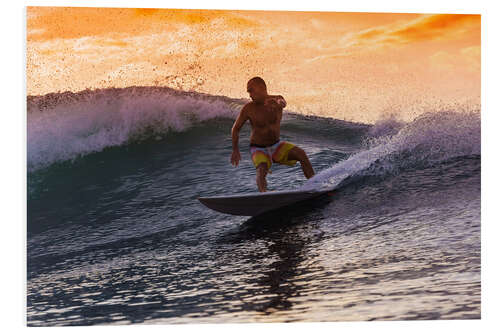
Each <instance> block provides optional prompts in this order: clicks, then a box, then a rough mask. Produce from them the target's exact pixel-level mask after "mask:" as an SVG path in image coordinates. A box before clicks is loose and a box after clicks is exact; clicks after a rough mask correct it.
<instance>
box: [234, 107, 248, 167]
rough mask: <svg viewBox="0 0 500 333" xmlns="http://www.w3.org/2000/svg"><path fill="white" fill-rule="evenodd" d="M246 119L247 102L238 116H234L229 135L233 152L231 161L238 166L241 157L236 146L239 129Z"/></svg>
mask: <svg viewBox="0 0 500 333" xmlns="http://www.w3.org/2000/svg"><path fill="white" fill-rule="evenodd" d="M247 120H248V104H246V105H245V106H244V107H243V108H242V109H241V111H240V114H239V115H238V118H236V120H235V122H234V125H233V128H232V129H231V137H232V142H233V153H232V154H231V163H232V164H233V165H235V166H238V163H239V161H240V159H241V156H240V149H239V148H238V141H239V135H240V129H241V127H242V126H243V124H244V123H245V121H247Z"/></svg>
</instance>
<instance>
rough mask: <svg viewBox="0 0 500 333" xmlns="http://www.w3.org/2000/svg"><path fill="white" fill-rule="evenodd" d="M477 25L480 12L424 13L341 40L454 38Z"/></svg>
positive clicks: (373, 41)
mask: <svg viewBox="0 0 500 333" xmlns="http://www.w3.org/2000/svg"><path fill="white" fill-rule="evenodd" d="M480 26H481V15H462V14H437V15H423V16H421V17H419V18H416V19H414V20H411V21H409V22H405V23H397V24H389V25H384V26H379V27H374V28H369V29H365V30H362V31H360V32H357V33H354V34H349V35H347V36H346V37H345V38H344V41H343V42H344V46H360V45H366V44H373V45H380V44H407V43H412V42H420V41H429V40H439V39H454V38H458V37H460V36H461V35H463V34H464V33H466V32H468V31H470V30H471V29H473V28H478V27H479V28H480Z"/></svg>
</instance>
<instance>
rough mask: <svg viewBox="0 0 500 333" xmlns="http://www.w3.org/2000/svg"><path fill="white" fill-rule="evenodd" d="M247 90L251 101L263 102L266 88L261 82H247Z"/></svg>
mask: <svg viewBox="0 0 500 333" xmlns="http://www.w3.org/2000/svg"><path fill="white" fill-rule="evenodd" d="M247 92H248V94H249V95H250V98H251V99H252V101H254V102H256V103H263V102H264V100H265V97H266V94H267V92H266V88H264V86H263V85H262V84H258V83H256V82H249V83H248V84H247Z"/></svg>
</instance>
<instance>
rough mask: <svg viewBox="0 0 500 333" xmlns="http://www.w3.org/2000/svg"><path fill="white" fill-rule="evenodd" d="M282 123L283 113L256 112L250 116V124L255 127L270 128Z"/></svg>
mask: <svg viewBox="0 0 500 333" xmlns="http://www.w3.org/2000/svg"><path fill="white" fill-rule="evenodd" d="M280 121H281V111H273V110H265V109H264V110H255V111H254V112H252V114H251V115H250V123H251V124H252V126H253V127H268V126H273V125H279V123H280Z"/></svg>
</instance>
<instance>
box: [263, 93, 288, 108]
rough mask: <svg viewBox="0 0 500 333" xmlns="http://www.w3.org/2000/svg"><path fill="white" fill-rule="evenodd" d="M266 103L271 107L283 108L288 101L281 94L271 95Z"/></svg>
mask: <svg viewBox="0 0 500 333" xmlns="http://www.w3.org/2000/svg"><path fill="white" fill-rule="evenodd" d="M264 105H265V106H267V107H269V108H271V109H282V108H284V107H285V106H286V102H285V100H284V99H283V97H281V96H271V97H268V98H267V99H266V100H265V101H264Z"/></svg>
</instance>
